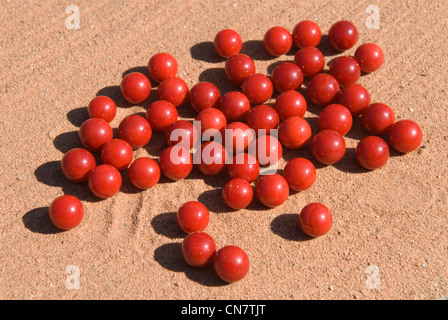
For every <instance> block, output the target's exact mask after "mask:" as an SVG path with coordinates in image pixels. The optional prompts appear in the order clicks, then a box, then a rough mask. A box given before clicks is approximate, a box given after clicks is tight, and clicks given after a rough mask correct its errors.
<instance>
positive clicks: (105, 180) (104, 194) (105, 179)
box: [88, 164, 122, 199]
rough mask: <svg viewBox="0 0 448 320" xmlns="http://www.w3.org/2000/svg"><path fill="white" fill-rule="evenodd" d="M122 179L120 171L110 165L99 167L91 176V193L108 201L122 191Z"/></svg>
mask: <svg viewBox="0 0 448 320" xmlns="http://www.w3.org/2000/svg"><path fill="white" fill-rule="evenodd" d="M121 183H122V178H121V174H120V171H118V169H117V168H115V167H114V166H111V165H109V164H101V165H99V166H97V167H96V168H95V169H93V170H92V172H91V173H90V175H89V180H88V185H89V189H90V191H91V192H92V193H93V194H94V195H96V196H97V197H99V198H102V199H106V198H109V197H112V196H114V195H115V194H117V193H118V191H120V188H121Z"/></svg>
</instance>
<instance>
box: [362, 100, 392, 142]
mask: <svg viewBox="0 0 448 320" xmlns="http://www.w3.org/2000/svg"><path fill="white" fill-rule="evenodd" d="M361 120H362V126H363V127H364V129H365V130H366V131H367V132H368V133H369V134H372V135H376V136H381V135H383V134H385V133H387V132H388V131H389V128H390V127H391V126H392V125H393V124H394V122H395V114H394V111H393V110H392V109H391V107H389V106H388V105H387V104H384V103H372V104H371V105H369V106H368V107H367V108H365V109H364V111H363V112H362V116H361Z"/></svg>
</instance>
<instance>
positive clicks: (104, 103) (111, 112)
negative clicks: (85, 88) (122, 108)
mask: <svg viewBox="0 0 448 320" xmlns="http://www.w3.org/2000/svg"><path fill="white" fill-rule="evenodd" d="M87 113H88V114H89V117H90V118H101V119H103V120H106V121H107V122H111V121H112V120H114V118H115V115H116V114H117V105H116V104H115V102H114V100H112V99H111V98H109V97H106V96H97V97H95V98H93V99H92V100H90V102H89V105H88V106H87Z"/></svg>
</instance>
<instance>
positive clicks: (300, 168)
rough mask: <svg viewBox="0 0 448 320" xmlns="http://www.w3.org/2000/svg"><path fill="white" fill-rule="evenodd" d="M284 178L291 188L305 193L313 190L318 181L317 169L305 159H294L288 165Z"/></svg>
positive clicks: (284, 171)
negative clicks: (310, 189)
mask: <svg viewBox="0 0 448 320" xmlns="http://www.w3.org/2000/svg"><path fill="white" fill-rule="evenodd" d="M283 177H284V178H285V179H286V181H287V182H288V185H289V188H291V189H292V190H295V191H304V190H307V189H309V188H311V187H312V186H313V184H314V182H315V181H316V167H315V166H314V164H313V163H312V162H311V161H309V160H307V159H305V158H294V159H292V160H289V161H288V162H287V163H286V165H285V168H284V169H283Z"/></svg>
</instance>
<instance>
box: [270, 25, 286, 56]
mask: <svg viewBox="0 0 448 320" xmlns="http://www.w3.org/2000/svg"><path fill="white" fill-rule="evenodd" d="M263 45H264V48H265V50H266V52H267V53H269V54H270V55H271V56H274V57H277V56H281V55H283V54H286V53H287V52H288V51H289V50H290V49H291V47H292V35H291V33H290V32H289V31H288V30H287V29H285V28H283V27H280V26H275V27H272V28H270V29H269V30H268V31H266V33H265V34H264V37H263Z"/></svg>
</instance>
